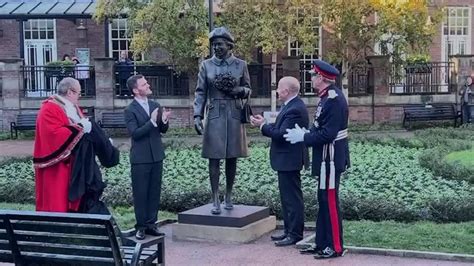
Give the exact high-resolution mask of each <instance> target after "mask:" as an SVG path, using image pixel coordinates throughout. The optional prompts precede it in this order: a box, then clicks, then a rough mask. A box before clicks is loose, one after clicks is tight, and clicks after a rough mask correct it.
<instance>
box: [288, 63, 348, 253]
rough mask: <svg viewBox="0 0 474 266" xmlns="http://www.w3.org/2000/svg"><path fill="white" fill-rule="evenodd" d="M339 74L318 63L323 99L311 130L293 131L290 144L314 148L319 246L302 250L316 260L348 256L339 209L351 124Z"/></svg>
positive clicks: (316, 81)
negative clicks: (342, 175)
mask: <svg viewBox="0 0 474 266" xmlns="http://www.w3.org/2000/svg"><path fill="white" fill-rule="evenodd" d="M337 76H339V71H338V70H337V69H336V68H335V67H333V66H331V65H330V64H328V63H326V62H324V61H322V60H315V61H314V62H313V70H312V71H311V82H312V86H313V88H314V91H315V93H316V94H317V95H318V96H319V98H320V100H319V104H318V107H317V109H316V114H315V116H314V123H313V127H312V128H311V129H310V130H306V129H304V128H300V127H299V126H298V125H296V126H295V128H294V129H289V130H287V131H288V134H286V135H285V138H286V140H287V141H288V142H290V143H292V144H293V143H294V144H300V143H301V142H302V143H304V144H305V145H307V146H311V147H313V162H312V173H313V175H315V176H318V177H319V186H318V187H319V188H318V202H319V210H318V214H317V217H318V218H317V220H316V243H315V245H314V246H312V247H310V248H308V249H306V250H302V251H301V253H302V254H314V255H315V256H314V257H315V258H316V259H325V258H333V257H339V256H342V255H344V251H345V250H344V249H343V243H342V217H341V212H340V209H339V181H340V177H341V174H342V173H343V172H344V171H345V170H346V169H347V168H348V167H349V164H350V163H349V146H348V142H347V124H348V118H349V108H348V106H347V101H346V98H345V97H344V95H343V93H342V91H341V89H339V88H338V87H336V85H335V81H336V78H337Z"/></svg>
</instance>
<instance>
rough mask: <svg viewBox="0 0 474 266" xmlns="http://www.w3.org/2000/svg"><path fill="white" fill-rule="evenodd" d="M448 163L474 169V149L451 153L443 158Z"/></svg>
mask: <svg viewBox="0 0 474 266" xmlns="http://www.w3.org/2000/svg"><path fill="white" fill-rule="evenodd" d="M445 159H446V160H447V161H448V162H450V163H459V164H460V165H463V166H466V167H473V168H474V149H470V150H465V151H457V152H452V153H450V154H448V155H446V158H445Z"/></svg>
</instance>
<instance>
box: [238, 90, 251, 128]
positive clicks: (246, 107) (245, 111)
mask: <svg viewBox="0 0 474 266" xmlns="http://www.w3.org/2000/svg"><path fill="white" fill-rule="evenodd" d="M251 115H253V113H252V107H250V93H249V95H248V96H247V98H245V100H244V101H243V104H242V113H241V114H240V121H241V122H242V123H243V124H249V123H250V116H251Z"/></svg>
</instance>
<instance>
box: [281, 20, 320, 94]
mask: <svg viewBox="0 0 474 266" xmlns="http://www.w3.org/2000/svg"><path fill="white" fill-rule="evenodd" d="M319 22H320V17H319V15H318V16H317V17H314V26H313V30H314V32H316V35H317V38H318V42H317V43H316V44H315V46H314V50H313V53H311V54H306V53H302V51H301V44H300V43H299V42H298V41H293V42H292V41H291V40H290V39H288V56H300V64H301V66H302V67H301V68H300V76H301V90H302V93H303V94H312V93H313V89H312V88H311V75H310V74H309V73H308V70H309V69H310V68H311V62H312V61H313V60H314V59H318V58H319V57H320V56H321V38H320V36H321V26H320V23H319Z"/></svg>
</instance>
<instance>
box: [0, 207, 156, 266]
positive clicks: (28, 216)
mask: <svg viewBox="0 0 474 266" xmlns="http://www.w3.org/2000/svg"><path fill="white" fill-rule="evenodd" d="M6 229H8V230H6ZM9 234H12V235H11V236H10V235H9ZM10 241H13V242H12V243H13V247H12V246H10ZM162 241H163V239H162ZM121 243H122V240H121V232H120V230H119V228H118V227H117V226H116V223H115V221H114V220H113V218H112V216H110V215H88V214H74V213H51V212H33V211H12V210H0V261H2V262H14V263H21V264H25V265H29V264H39V265H43V264H47V265H84V266H92V265H124V264H126V263H129V264H130V263H131V259H132V256H133V251H134V249H135V246H131V247H124V246H122V244H121ZM158 248H160V251H157V250H156V246H153V247H152V248H145V249H143V251H142V253H141V254H140V258H139V265H151V264H153V261H156V260H159V261H163V262H164V257H163V256H164V254H162V252H163V251H164V242H160V245H158ZM13 260H15V261H13Z"/></svg>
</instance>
